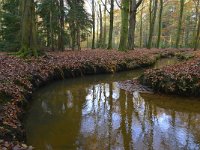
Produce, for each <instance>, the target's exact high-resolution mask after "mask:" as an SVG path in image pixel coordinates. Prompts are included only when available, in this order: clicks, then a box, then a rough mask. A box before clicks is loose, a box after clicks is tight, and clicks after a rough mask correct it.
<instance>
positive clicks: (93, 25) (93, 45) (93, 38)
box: [92, 0, 95, 49]
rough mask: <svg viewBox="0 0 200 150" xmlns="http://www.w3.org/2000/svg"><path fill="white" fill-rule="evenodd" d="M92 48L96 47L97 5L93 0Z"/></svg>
mask: <svg viewBox="0 0 200 150" xmlns="http://www.w3.org/2000/svg"><path fill="white" fill-rule="evenodd" d="M92 35H93V37H92V49H95V5H94V0H92Z"/></svg>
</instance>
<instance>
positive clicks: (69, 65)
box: [0, 49, 200, 149]
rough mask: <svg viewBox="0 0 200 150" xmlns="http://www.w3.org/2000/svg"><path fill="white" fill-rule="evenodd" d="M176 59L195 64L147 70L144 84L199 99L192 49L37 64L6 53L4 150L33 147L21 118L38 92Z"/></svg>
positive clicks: (0, 93)
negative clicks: (49, 85)
mask: <svg viewBox="0 0 200 150" xmlns="http://www.w3.org/2000/svg"><path fill="white" fill-rule="evenodd" d="M171 56H177V57H178V58H179V59H184V60H187V59H189V58H191V57H193V59H192V60H188V61H184V62H182V63H180V64H177V65H175V66H174V67H173V66H169V67H165V68H163V69H151V70H147V71H146V72H145V74H144V76H143V77H142V78H141V80H140V81H142V83H144V84H145V85H148V86H150V87H152V88H153V89H155V90H158V91H164V92H169V93H176V92H178V94H182V93H183V92H184V91H186V92H187V91H190V92H191V95H192V94H193V95H198V94H199V93H200V91H199V90H200V54H199V53H198V52H194V51H192V50H191V49H179V50H178V49H162V50H161V49H151V50H147V49H136V50H134V51H129V52H119V51H115V50H110V51H108V50H101V49H99V50H82V51H66V52H51V53H47V54H46V55H45V56H41V57H39V58H37V59H36V58H27V59H21V58H18V57H15V56H9V55H8V54H6V53H1V54H0V83H1V84H0V149H1V148H7V149H9V148H11V147H15V148H21V149H27V148H28V147H27V146H26V145H25V144H19V143H23V142H24V140H25V131H24V128H23V124H22V122H21V119H22V116H23V113H24V106H25V105H26V104H27V102H28V101H29V100H30V96H31V95H32V92H33V91H34V90H35V89H36V88H39V87H40V86H42V85H45V84H47V83H49V82H50V81H53V80H59V79H63V78H70V77H77V76H82V75H88V74H97V73H114V72H118V71H123V70H132V69H136V68H141V67H149V66H151V65H153V64H154V63H155V62H156V60H158V59H159V58H162V57H171ZM169 81H170V82H169ZM177 82H178V83H179V84H178V86H177V85H176V83H177ZM188 83H189V85H188ZM168 84H169V85H168ZM181 84H182V85H181ZM180 85H181V86H180ZM179 86H180V87H179ZM177 88H178V90H177ZM183 88H184V89H183ZM181 89H182V90H181ZM197 93H198V94H197ZM29 148H30V149H31V147H29Z"/></svg>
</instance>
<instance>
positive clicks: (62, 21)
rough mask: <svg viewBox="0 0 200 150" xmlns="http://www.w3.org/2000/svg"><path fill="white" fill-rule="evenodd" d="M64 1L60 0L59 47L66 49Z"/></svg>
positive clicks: (62, 49)
mask: <svg viewBox="0 0 200 150" xmlns="http://www.w3.org/2000/svg"><path fill="white" fill-rule="evenodd" d="M64 15H65V12H64V1H63V0H60V20H59V22H60V32H59V35H58V49H59V50H61V51H64Z"/></svg>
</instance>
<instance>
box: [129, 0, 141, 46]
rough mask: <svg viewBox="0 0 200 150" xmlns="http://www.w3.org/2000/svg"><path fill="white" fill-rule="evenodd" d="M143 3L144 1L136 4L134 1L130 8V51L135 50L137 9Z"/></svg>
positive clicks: (133, 0)
mask: <svg viewBox="0 0 200 150" xmlns="http://www.w3.org/2000/svg"><path fill="white" fill-rule="evenodd" d="M141 3H142V0H140V1H138V3H136V0H132V2H131V6H130V18H129V31H128V49H129V50H132V49H134V48H135V25H136V14H137V8H138V7H139V6H140V4H141Z"/></svg>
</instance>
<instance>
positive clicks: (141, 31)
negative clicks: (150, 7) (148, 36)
mask: <svg viewBox="0 0 200 150" xmlns="http://www.w3.org/2000/svg"><path fill="white" fill-rule="evenodd" d="M143 6H144V1H143V2H142V10H141V13H140V48H141V47H142V46H143V44H142V41H143Z"/></svg>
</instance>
